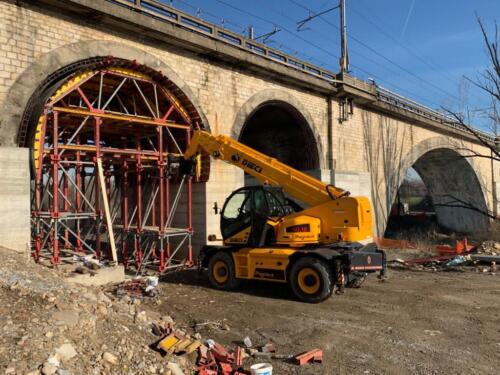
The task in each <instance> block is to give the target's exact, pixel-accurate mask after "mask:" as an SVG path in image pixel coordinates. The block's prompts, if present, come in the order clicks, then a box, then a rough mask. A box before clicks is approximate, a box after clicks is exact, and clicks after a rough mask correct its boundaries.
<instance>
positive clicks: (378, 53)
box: [288, 0, 460, 103]
mask: <svg viewBox="0 0 500 375" xmlns="http://www.w3.org/2000/svg"><path fill="white" fill-rule="evenodd" d="M288 1H289V2H290V3H292V4H295V5H296V6H298V7H300V8H302V9H304V10H307V11H309V12H311V11H312V10H311V9H310V8H308V7H306V6H304V5H302V4H301V3H299V2H298V1H296V0H288ZM318 18H319V19H321V20H322V21H323V22H325V23H326V24H328V25H330V26H332V27H334V28H336V29H338V30H340V28H339V26H337V25H335V24H334V23H332V22H330V21H329V20H328V19H326V18H324V17H322V16H320V17H318ZM350 39H352V40H353V41H355V42H356V43H358V44H359V45H361V46H363V47H364V48H366V49H367V50H369V51H370V52H372V53H373V54H375V55H377V56H379V57H380V58H382V59H383V60H385V61H387V62H388V63H390V64H392V65H394V66H395V67H397V68H398V69H400V70H401V71H403V72H405V73H406V74H409V75H411V76H413V77H414V78H416V79H418V80H420V81H421V82H423V83H425V84H426V85H428V86H429V87H432V88H434V89H435V90H437V91H439V92H441V93H443V94H445V95H446V96H447V97H449V98H452V99H454V100H455V101H457V102H458V103H460V99H459V98H458V97H456V96H455V95H454V94H451V93H449V92H447V91H445V90H443V89H442V88H441V87H439V86H437V85H435V84H433V83H432V82H429V81H428V80H426V79H424V78H422V77H420V76H419V75H417V74H415V73H413V72H412V71H410V70H408V69H407V68H405V67H404V66H402V65H401V64H399V63H397V62H395V61H393V60H392V59H390V58H388V57H387V56H385V55H384V54H382V53H380V52H378V51H377V50H376V49H374V48H372V47H371V46H369V45H368V44H366V43H364V42H363V41H362V40H360V39H359V38H357V37H355V36H354V35H353V34H352V33H350Z"/></svg>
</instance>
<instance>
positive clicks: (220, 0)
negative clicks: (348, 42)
mask: <svg viewBox="0 0 500 375" xmlns="http://www.w3.org/2000/svg"><path fill="white" fill-rule="evenodd" d="M177 1H180V2H182V3H184V4H189V3H188V2H187V1H185V0H177ZM215 1H216V2H218V3H220V4H222V5H224V6H226V7H228V8H231V9H233V10H236V11H237V12H240V13H242V14H246V15H247V16H250V17H253V18H255V19H257V20H259V21H261V22H264V23H266V24H269V25H272V26H276V27H279V28H280V29H281V30H282V31H283V32H285V33H286V34H289V35H290V36H292V37H294V38H296V39H298V40H300V41H302V42H303V43H306V44H307V45H309V46H312V47H314V48H315V49H317V50H318V51H321V52H323V53H324V54H327V55H329V56H332V57H334V58H335V59H337V60H338V59H339V56H338V55H337V54H335V53H333V52H332V51H330V50H327V49H326V48H324V47H322V46H320V45H318V44H317V43H315V42H313V41H311V40H309V39H307V38H305V37H302V36H301V35H298V34H297V33H296V32H295V31H292V30H290V29H289V28H287V27H285V26H283V25H281V24H278V23H276V22H275V21H271V20H269V19H266V18H264V17H262V16H260V15H259V14H255V13H252V12H250V11H248V10H246V9H242V8H240V7H238V6H236V5H234V4H232V3H229V2H227V1H224V0H215ZM189 5H190V7H191V8H192V9H197V7H195V6H193V5H192V4H189ZM269 9H271V10H273V11H274V12H276V10H275V9H272V8H269ZM306 9H307V8H306ZM276 13H277V12H276ZM278 14H279V13H278ZM279 15H280V16H282V17H284V18H285V19H288V20H289V21H290V22H293V23H294V24H295V23H296V20H294V19H291V18H290V17H288V16H286V15H284V14H279ZM219 19H220V18H219ZM334 26H335V27H337V26H336V25H334ZM337 28H338V27H337ZM320 35H322V34H320ZM325 38H326V37H325ZM279 45H280V46H281V47H286V45H285V44H283V43H280V44H279ZM286 48H287V49H288V50H291V51H293V54H295V55H298V56H305V55H304V54H303V53H301V52H299V51H297V50H296V49H292V48H290V47H286ZM354 52H355V53H356V54H358V55H361V56H363V55H362V54H361V53H359V52H357V51H354ZM363 58H364V59H365V60H367V61H371V62H372V63H374V64H376V65H378V66H381V67H382V68H384V69H385V70H387V71H389V72H391V73H392V74H397V73H396V72H395V71H393V70H392V69H390V68H388V67H387V66H384V65H382V64H380V63H379V62H377V61H375V60H373V59H371V58H369V57H367V56H363ZM306 59H308V60H315V61H316V63H319V65H322V66H327V67H329V68H330V69H332V70H335V69H336V68H332V64H331V63H330V62H324V61H321V60H320V59H318V58H314V59H311V57H310V56H306ZM350 65H351V66H352V67H353V68H355V69H356V70H358V71H359V72H362V73H364V74H366V75H367V76H368V77H373V78H375V79H376V82H378V83H382V84H383V85H385V86H388V87H390V88H391V89H393V90H397V91H399V92H401V93H405V94H406V95H409V96H410V97H413V98H415V99H418V100H421V101H422V102H424V103H428V104H431V103H432V102H433V101H432V100H431V99H429V98H425V97H423V96H421V95H417V94H415V93H414V92H411V91H409V90H407V89H405V88H403V87H401V86H399V85H396V84H394V83H392V82H390V81H389V80H387V79H384V78H382V77H380V76H378V75H376V74H373V72H369V71H367V70H366V69H364V68H362V67H361V66H358V65H356V64H353V63H350ZM416 79H417V80H418V79H419V78H418V77H417V78H416ZM431 105H432V104H431Z"/></svg>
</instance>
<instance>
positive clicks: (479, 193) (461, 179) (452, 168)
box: [388, 137, 489, 232]
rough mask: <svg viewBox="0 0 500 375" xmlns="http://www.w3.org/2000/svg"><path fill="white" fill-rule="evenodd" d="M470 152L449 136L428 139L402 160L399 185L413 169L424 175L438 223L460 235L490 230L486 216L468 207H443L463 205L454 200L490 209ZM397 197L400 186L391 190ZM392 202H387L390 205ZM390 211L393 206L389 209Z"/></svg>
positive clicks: (482, 209)
mask: <svg viewBox="0 0 500 375" xmlns="http://www.w3.org/2000/svg"><path fill="white" fill-rule="evenodd" d="M470 154H471V153H470V152H468V151H467V149H466V148H464V147H463V145H462V144H461V143H460V142H458V141H453V140H450V139H449V138H447V137H433V138H429V139H426V140H424V141H422V142H420V143H418V144H416V145H415V146H413V147H412V149H411V150H410V152H408V153H407V154H406V156H405V157H404V158H403V159H402V160H401V163H400V168H399V170H398V174H399V176H398V178H397V179H395V181H397V184H398V185H399V184H401V183H402V181H403V179H404V177H405V175H406V173H407V171H408V169H409V168H410V167H413V168H414V169H415V170H416V171H417V172H418V173H419V175H420V176H421V178H422V180H423V182H424V183H425V185H426V187H427V189H428V191H429V193H430V195H431V198H432V199H433V202H434V204H435V210H436V214H437V220H438V223H439V224H440V225H442V226H444V227H447V228H448V229H451V230H454V231H459V232H476V231H482V230H485V229H487V227H488V224H489V219H488V217H487V216H485V215H484V214H481V213H479V212H476V211H475V210H471V209H468V208H459V207H446V206H440V205H448V204H453V205H455V204H460V203H457V202H456V201H455V200H454V199H453V198H452V197H458V198H459V199H461V200H463V201H465V202H468V203H470V205H471V206H473V207H476V208H477V209H479V210H481V211H482V212H488V209H487V207H488V206H487V195H486V192H487V189H486V181H484V180H483V179H482V176H481V173H480V172H479V171H480V169H479V167H478V166H477V165H476V163H475V161H474V158H470V157H465V156H467V155H470ZM388 188H390V189H391V191H392V192H393V193H394V194H391V195H392V196H393V201H394V199H395V196H396V192H397V190H398V189H399V186H391V187H388ZM392 203H393V202H388V204H389V206H390V205H391V204H392ZM389 209H390V207H389Z"/></svg>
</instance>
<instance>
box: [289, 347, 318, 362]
mask: <svg viewBox="0 0 500 375" xmlns="http://www.w3.org/2000/svg"><path fill="white" fill-rule="evenodd" d="M294 359H295V361H296V362H297V364H298V365H300V366H304V365H305V364H307V363H309V362H320V363H321V362H323V351H322V350H321V349H313V350H311V351H309V352H306V353H303V354H299V355H297V356H295V358H294Z"/></svg>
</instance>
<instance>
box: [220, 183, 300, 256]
mask: <svg viewBox="0 0 500 375" xmlns="http://www.w3.org/2000/svg"><path fill="white" fill-rule="evenodd" d="M297 210H300V207H299V206H298V205H296V204H294V202H291V201H290V200H288V199H287V198H286V197H285V194H284V193H283V189H282V188H281V187H279V186H269V185H260V186H249V187H243V188H240V189H238V190H235V191H234V192H233V193H232V194H231V195H230V196H229V197H228V198H227V199H226V202H225V203H224V207H223V208H222V211H221V221H220V222H221V233H222V238H223V239H224V241H225V242H228V243H230V244H241V245H245V246H257V247H259V246H266V245H270V244H272V243H273V242H274V241H275V235H274V228H273V227H272V226H271V225H269V224H268V223H267V222H268V220H272V221H277V220H278V219H279V218H281V217H283V216H286V215H290V214H292V213H294V212H296V211H297Z"/></svg>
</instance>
